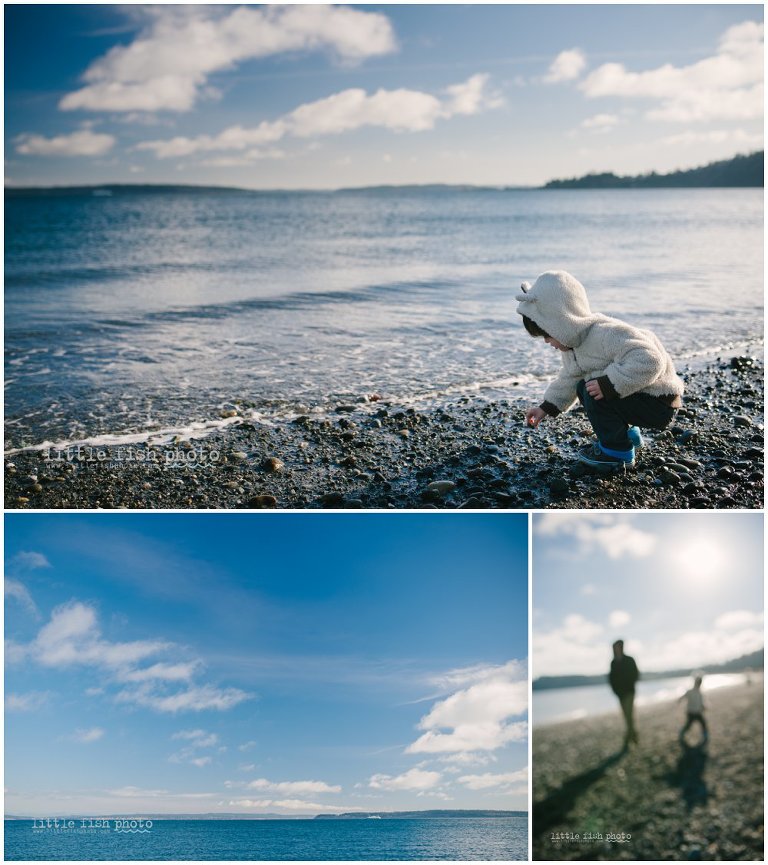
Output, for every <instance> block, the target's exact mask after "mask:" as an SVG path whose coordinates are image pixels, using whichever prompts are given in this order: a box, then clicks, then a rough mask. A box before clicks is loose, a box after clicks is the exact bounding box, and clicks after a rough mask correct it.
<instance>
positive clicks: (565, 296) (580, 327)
mask: <svg viewBox="0 0 768 865" xmlns="http://www.w3.org/2000/svg"><path fill="white" fill-rule="evenodd" d="M517 300H518V301H520V302H519V303H518V306H517V311H518V313H520V315H526V316H528V318H530V319H531V320H532V321H534V322H535V323H536V324H537V325H538V326H539V327H540V328H541V329H542V330H545V331H546V332H547V333H548V334H549V335H550V336H552V337H554V338H555V339H556V340H557V341H558V342H560V343H562V344H563V345H567V346H568V347H569V349H570V350H569V351H564V352H563V353H562V360H563V368H562V370H561V371H560V374H559V375H558V377H557V378H556V379H555V380H554V381H552V382H551V384H550V385H549V387H548V388H547V389H546V391H545V393H544V403H545V404H546V405H545V409H546V410H549V411H550V413H554V414H556V413H557V412H561V411H568V409H569V408H570V407H571V406H572V405H573V404H574V402H575V401H576V398H577V397H576V385H577V384H578V382H579V381H580V380H581V379H585V380H586V381H589V380H590V379H597V380H598V381H599V382H600V386H601V389H602V391H603V395H604V398H605V399H606V400H611V399H620V398H623V397H627V396H629V395H630V394H633V393H638V392H642V393H648V394H651V395H652V396H668V397H674V398H675V399H674V402H673V404H674V405H680V404H681V403H680V397H681V396H682V393H683V389H684V385H683V382H682V380H681V379H680V377H679V376H678V375H677V373H676V372H675V365H674V363H673V362H672V358H671V357H670V356H669V354H667V352H666V350H665V348H664V346H663V345H662V344H661V342H660V341H659V339H658V337H657V336H656V335H655V334H654V333H651V331H649V330H640V329H639V328H636V327H632V326H631V325H629V324H627V323H626V322H623V321H620V320H619V319H617V318H610V317H609V316H607V315H601V314H600V313H593V312H592V311H591V309H590V308H589V301H588V300H587V293H586V291H585V290H584V286H583V285H582V284H581V283H580V282H579V281H578V280H577V279H576V278H575V277H573V276H571V274H570V273H566V272H565V271H563V270H552V271H547V273H542V274H541V276H540V277H539V278H538V279H537V280H536V282H535V283H534V284H533V286H532V287H530V286H529V285H528V283H523V285H522V294H519V295H517ZM551 408H554V409H555V411H554V412H552V411H551V410H550V409H551Z"/></svg>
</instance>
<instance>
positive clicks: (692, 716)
mask: <svg viewBox="0 0 768 865" xmlns="http://www.w3.org/2000/svg"><path fill="white" fill-rule="evenodd" d="M696 721H698V722H699V724H701V731H702V733H704V738H705V739H706V738H707V722H706V721H705V720H704V716H703V715H702V714H701V712H688V718H687V720H686V722H685V726H684V727H683V729H682V730H681V731H680V738H681V739H682V737H683V736H685V734H686V733H687V732H688V730H689V729H690V728H691V725H692V724H693V723H694V722H696Z"/></svg>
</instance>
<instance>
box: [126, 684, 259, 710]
mask: <svg viewBox="0 0 768 865" xmlns="http://www.w3.org/2000/svg"><path fill="white" fill-rule="evenodd" d="M252 696H253V695H252V694H248V693H246V692H245V691H241V690H240V689H239V688H217V687H215V686H213V685H199V686H190V687H189V688H187V689H186V690H184V691H177V692H176V693H174V694H166V693H162V692H158V691H156V690H154V689H152V688H151V687H146V686H140V687H138V688H135V689H128V690H125V691H121V692H120V693H119V694H118V695H117V701H118V702H120V703H135V704H136V705H138V706H146V707H147V708H150V709H154V710H155V711H157V712H171V713H175V712H200V711H203V710H204V709H216V710H218V711H222V712H223V711H226V710H227V709H232V708H233V707H234V706H237V705H239V704H240V703H242V702H243V701H244V700H249V699H251V697H252Z"/></svg>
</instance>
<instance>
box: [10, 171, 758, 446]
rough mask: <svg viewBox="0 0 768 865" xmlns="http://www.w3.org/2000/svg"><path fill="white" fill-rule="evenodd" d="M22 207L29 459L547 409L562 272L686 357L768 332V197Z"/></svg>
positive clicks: (14, 351) (642, 194)
mask: <svg viewBox="0 0 768 865" xmlns="http://www.w3.org/2000/svg"><path fill="white" fill-rule="evenodd" d="M5 217H6V219H5V232H6V235H5V242H6V246H5V250H6V251H5V315H6V319H5V320H6V332H5V354H6V358H5V362H6V421H7V432H6V448H7V449H12V448H15V447H21V446H35V445H38V446H39V445H42V444H43V443H45V442H49V443H50V442H53V443H57V444H63V443H71V442H74V441H81V440H85V441H92V442H97V441H109V440H113V439H114V437H117V438H118V440H119V437H121V436H123V437H126V436H132V437H133V438H134V440H137V439H141V438H146V437H147V436H148V435H149V434H151V433H153V432H154V433H157V431H159V430H165V431H168V434H169V435H170V433H171V432H172V431H181V432H183V431H185V430H188V429H189V428H190V427H191V426H195V427H197V428H198V429H204V428H213V427H215V426H216V425H218V424H221V423H223V422H222V421H221V420H220V416H221V413H222V409H226V408H229V407H231V406H232V404H233V401H235V400H242V401H245V402H246V403H247V405H248V407H249V412H250V414H251V416H252V417H253V419H254V420H256V421H262V422H271V421H274V420H276V419H280V418H285V417H291V416H295V415H296V414H299V413H307V412H312V411H315V412H322V411H324V410H326V409H327V408H329V407H332V406H334V405H335V404H337V403H338V402H348V401H350V400H357V399H360V398H361V397H364V396H365V395H367V394H372V393H378V394H380V395H382V396H383V397H385V398H394V399H396V400H399V401H403V402H404V403H407V404H410V405H416V406H420V405H427V404H434V403H438V404H440V403H445V402H450V401H452V400H456V399H459V398H461V397H462V396H469V397H470V398H472V399H484V398H499V397H517V396H523V397H525V398H531V399H534V398H536V397H537V396H538V394H539V393H540V391H541V387H542V384H543V381H544V380H545V379H547V378H548V377H549V376H551V375H552V373H553V372H554V371H555V370H556V369H557V366H558V363H559V359H558V357H557V354H556V352H554V350H552V349H549V348H547V347H546V346H544V345H543V344H542V343H541V341H535V340H532V339H530V338H529V337H528V336H527V334H525V332H524V330H523V329H522V326H521V323H520V319H519V316H517V315H516V313H515V307H516V301H515V299H514V296H515V293H516V292H517V290H518V289H519V284H520V282H521V281H522V280H533V279H534V278H535V277H536V276H537V275H538V273H540V272H541V271H543V270H546V269H550V268H564V269H567V270H570V271H571V272H573V273H574V274H575V275H576V276H577V277H579V278H580V279H581V280H582V282H584V284H585V285H586V286H587V289H588V291H589V294H590V298H591V301H592V305H593V308H594V309H597V310H599V311H601V312H605V313H608V314H611V315H617V316H620V317H624V318H626V319H628V320H630V321H632V322H633V323H635V324H637V325H638V326H643V327H650V328H652V329H654V330H656V331H657V332H658V333H659V334H660V336H661V338H662V339H663V340H664V342H665V344H666V345H667V346H668V348H669V349H670V350H671V351H672V352H673V353H674V355H675V356H676V357H677V358H678V359H679V363H680V365H681V366H684V365H685V363H687V362H689V361H693V360H695V359H696V358H698V357H703V356H711V355H716V354H717V353H719V352H721V351H728V350H738V347H739V346H742V345H744V344H745V343H747V342H748V341H750V340H758V341H759V340H760V338H761V337H762V332H763V325H762V314H763V312H762V303H763V284H762V277H763V195H762V190H759V189H738V190H704V189H698V190H606V191H592V190H562V191H554V190H553V191H543V190H508V191H501V190H499V191H495V190H440V189H438V190H434V189H424V190H418V189H417V190H398V191H395V190H367V191H353V192H338V193H249V192H236V191H201V190H198V191H186V192H179V191H150V190H146V189H145V190H142V189H140V188H139V189H134V190H131V189H127V190H126V189H123V190H117V189H116V190H115V191H114V193H113V194H112V195H100V196H96V195H93V194H91V193H89V192H88V193H79V194H56V195H50V194H42V195H36V196H32V197H21V196H18V195H14V194H13V193H11V194H9V195H7V198H6V206H5ZM126 440H127V439H126Z"/></svg>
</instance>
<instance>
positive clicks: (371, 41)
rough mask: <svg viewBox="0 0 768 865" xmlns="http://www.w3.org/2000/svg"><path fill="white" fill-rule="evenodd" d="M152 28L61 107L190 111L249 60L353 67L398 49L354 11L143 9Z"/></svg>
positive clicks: (101, 63) (377, 19)
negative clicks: (321, 57)
mask: <svg viewBox="0 0 768 865" xmlns="http://www.w3.org/2000/svg"><path fill="white" fill-rule="evenodd" d="M145 13H146V14H147V15H148V23H147V26H146V28H145V30H144V32H142V33H141V34H140V35H139V36H138V37H137V38H136V39H135V40H134V41H133V42H131V43H130V44H128V45H119V46H116V47H115V48H112V49H111V50H110V51H109V52H108V53H107V54H105V55H104V56H103V57H100V58H99V59H98V60H96V61H95V62H94V63H92V64H91V66H90V67H89V68H88V69H87V70H86V72H85V74H84V76H83V79H84V81H85V86H84V87H83V88H81V89H80V90H77V91H75V92H73V93H69V94H67V95H66V96H65V97H64V98H63V99H62V100H61V102H60V103H59V107H60V108H61V109H63V110H65V111H67V110H76V109H79V110H87V111H149V112H154V111H161V110H166V111H179V112H181V111H189V110H190V109H191V108H192V107H193V105H194V104H195V102H196V101H197V100H198V99H199V98H200V97H201V96H203V95H205V94H206V93H210V92H211V89H210V87H209V86H208V79H209V77H210V76H211V75H212V74H214V73H216V72H220V71H223V70H228V69H232V68H233V67H235V66H236V65H237V64H239V63H242V62H244V61H247V60H251V59H255V58H260V57H268V56H271V55H276V54H283V53H286V52H297V51H313V50H318V49H319V50H327V51H330V52H331V53H332V54H333V55H334V56H336V57H337V58H338V59H340V60H341V61H342V62H345V63H354V62H359V61H361V60H365V59H366V58H368V57H375V56H379V55H382V54H387V53H390V52H392V51H394V50H395V48H396V42H395V36H394V33H393V31H392V28H391V26H390V24H389V21H388V19H387V18H386V17H385V16H384V15H381V14H379V13H375V12H367V11H362V10H357V9H351V8H348V7H339V6H330V5H313V6H292V5H291V6H288V5H283V6H267V7H262V8H253V7H243V6H240V7H237V8H233V7H227V6H222V7H218V8H217V7H212V6H199V7H195V6H177V7H164V6H161V5H156V6H152V7H145Z"/></svg>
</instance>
